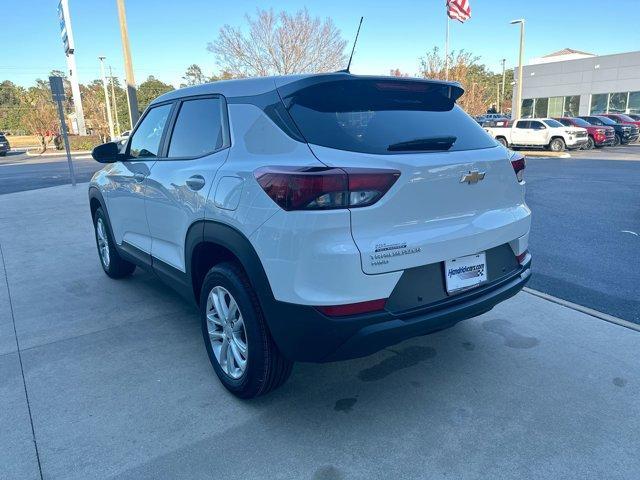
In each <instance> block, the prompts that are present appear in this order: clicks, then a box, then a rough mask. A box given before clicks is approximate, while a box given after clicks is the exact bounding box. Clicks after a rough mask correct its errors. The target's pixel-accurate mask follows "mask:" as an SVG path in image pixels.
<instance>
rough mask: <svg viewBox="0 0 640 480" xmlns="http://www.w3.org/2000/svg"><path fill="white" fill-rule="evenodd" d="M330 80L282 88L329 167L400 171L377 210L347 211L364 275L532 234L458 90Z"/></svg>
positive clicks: (518, 191)
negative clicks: (457, 102) (458, 101)
mask: <svg viewBox="0 0 640 480" xmlns="http://www.w3.org/2000/svg"><path fill="white" fill-rule="evenodd" d="M326 77H328V79H323V78H324V77H320V79H321V80H318V77H312V78H314V79H315V82H313V81H310V80H307V82H306V85H303V86H302V88H300V86H298V88H296V85H295V83H294V84H292V85H289V86H288V88H281V90H282V91H281V95H282V96H283V101H284V102H285V105H286V106H287V108H288V110H289V112H290V114H291V117H292V118H293V120H294V122H295V123H296V125H297V126H298V128H299V129H300V131H301V133H302V135H303V136H304V137H305V138H306V139H307V141H308V142H309V146H310V148H311V150H312V151H313V153H314V154H315V155H316V157H317V158H318V159H319V160H320V161H321V162H323V163H324V164H326V165H328V166H331V167H340V168H346V169H350V168H375V169H390V170H397V171H399V172H400V176H399V178H398V179H397V181H396V182H395V183H394V184H393V186H392V187H391V189H390V190H389V191H388V192H387V193H386V194H385V195H384V196H383V197H382V198H381V199H380V200H379V201H377V202H376V203H374V204H373V205H370V206H367V207H362V208H351V209H350V212H351V231H352V236H353V239H354V241H355V243H356V245H357V247H358V249H359V251H360V255H361V263H362V269H363V271H364V272H365V273H368V274H376V273H386V272H391V271H396V270H404V269H407V268H411V267H417V266H421V265H426V264H430V263H435V262H440V261H443V260H447V259H452V258H456V257H460V256H464V255H470V254H474V253H478V252H482V251H485V250H488V249H490V248H492V247H495V246H498V245H502V244H504V243H507V242H510V241H512V240H514V239H516V238H518V237H520V236H523V235H525V234H526V233H527V232H528V230H529V214H530V212H529V209H528V208H527V207H526V205H525V204H524V198H523V186H522V185H521V184H519V183H518V182H517V180H516V177H515V174H514V170H513V168H512V166H511V163H510V162H509V159H508V154H507V151H506V150H505V149H504V148H502V147H500V146H497V144H496V142H495V141H494V140H493V139H492V138H491V137H490V136H489V135H488V134H487V133H486V132H485V131H484V130H483V129H482V127H480V126H479V125H478V124H477V123H476V122H475V121H474V120H473V119H472V118H471V117H469V116H468V115H467V114H466V113H464V111H462V110H461V109H460V108H459V107H458V106H457V105H455V104H454V102H455V99H457V98H458V97H459V96H460V95H461V94H462V89H461V88H460V87H459V86H457V85H455V84H448V83H444V82H429V81H420V80H396V79H390V78H375V77H371V78H368V77H354V76H351V75H337V76H336V77H333V78H332V77H331V76H326ZM322 79H323V80H322ZM296 83H298V82H296Z"/></svg>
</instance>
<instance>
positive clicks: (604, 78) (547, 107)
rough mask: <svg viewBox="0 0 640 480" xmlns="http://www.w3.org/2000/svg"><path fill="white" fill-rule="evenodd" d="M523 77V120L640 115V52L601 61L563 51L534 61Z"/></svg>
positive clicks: (567, 50) (532, 60)
mask: <svg viewBox="0 0 640 480" xmlns="http://www.w3.org/2000/svg"><path fill="white" fill-rule="evenodd" d="M515 73H516V75H517V69H516V72H515ZM523 77H524V83H523V85H522V99H523V100H522V117H523V118H531V117H561V116H577V115H590V114H599V113H637V114H640V51H638V52H629V53H620V54H615V55H602V56H597V55H593V54H590V53H586V52H580V51H577V50H572V49H564V50H561V51H559V52H555V53H552V54H550V55H546V56H544V57H539V58H534V59H531V61H530V62H529V64H528V65H525V66H524V67H523ZM517 81H518V79H517V77H516V82H517Z"/></svg>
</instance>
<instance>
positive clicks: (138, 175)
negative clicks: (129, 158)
mask: <svg viewBox="0 0 640 480" xmlns="http://www.w3.org/2000/svg"><path fill="white" fill-rule="evenodd" d="M146 177H147V176H146V175H145V174H144V173H140V172H138V173H134V174H133V179H134V180H135V181H136V182H138V183H140V182H142V181H143V180H144V179H145V178H146Z"/></svg>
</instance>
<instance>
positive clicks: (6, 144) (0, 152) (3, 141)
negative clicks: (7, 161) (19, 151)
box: [0, 135, 11, 157]
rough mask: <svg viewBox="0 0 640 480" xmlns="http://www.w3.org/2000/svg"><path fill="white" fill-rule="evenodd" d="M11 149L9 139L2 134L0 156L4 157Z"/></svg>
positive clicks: (0, 137) (0, 136)
mask: <svg viewBox="0 0 640 480" xmlns="http://www.w3.org/2000/svg"><path fill="white" fill-rule="evenodd" d="M9 150H11V145H9V140H7V137H5V136H4V135H0V157H4V156H5V155H6V154H7V152H8V151H9Z"/></svg>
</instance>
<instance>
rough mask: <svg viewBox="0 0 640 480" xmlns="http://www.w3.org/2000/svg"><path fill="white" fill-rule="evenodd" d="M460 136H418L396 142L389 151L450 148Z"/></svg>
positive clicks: (390, 146)
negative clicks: (413, 138)
mask: <svg viewBox="0 0 640 480" xmlns="http://www.w3.org/2000/svg"><path fill="white" fill-rule="evenodd" d="M456 140H458V137H427V138H416V139H415V140H409V141H407V142H400V143H394V144H392V145H389V146H388V147H387V151H389V152H411V151H433V150H449V149H450V148H451V147H452V146H453V144H454V143H456Z"/></svg>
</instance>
